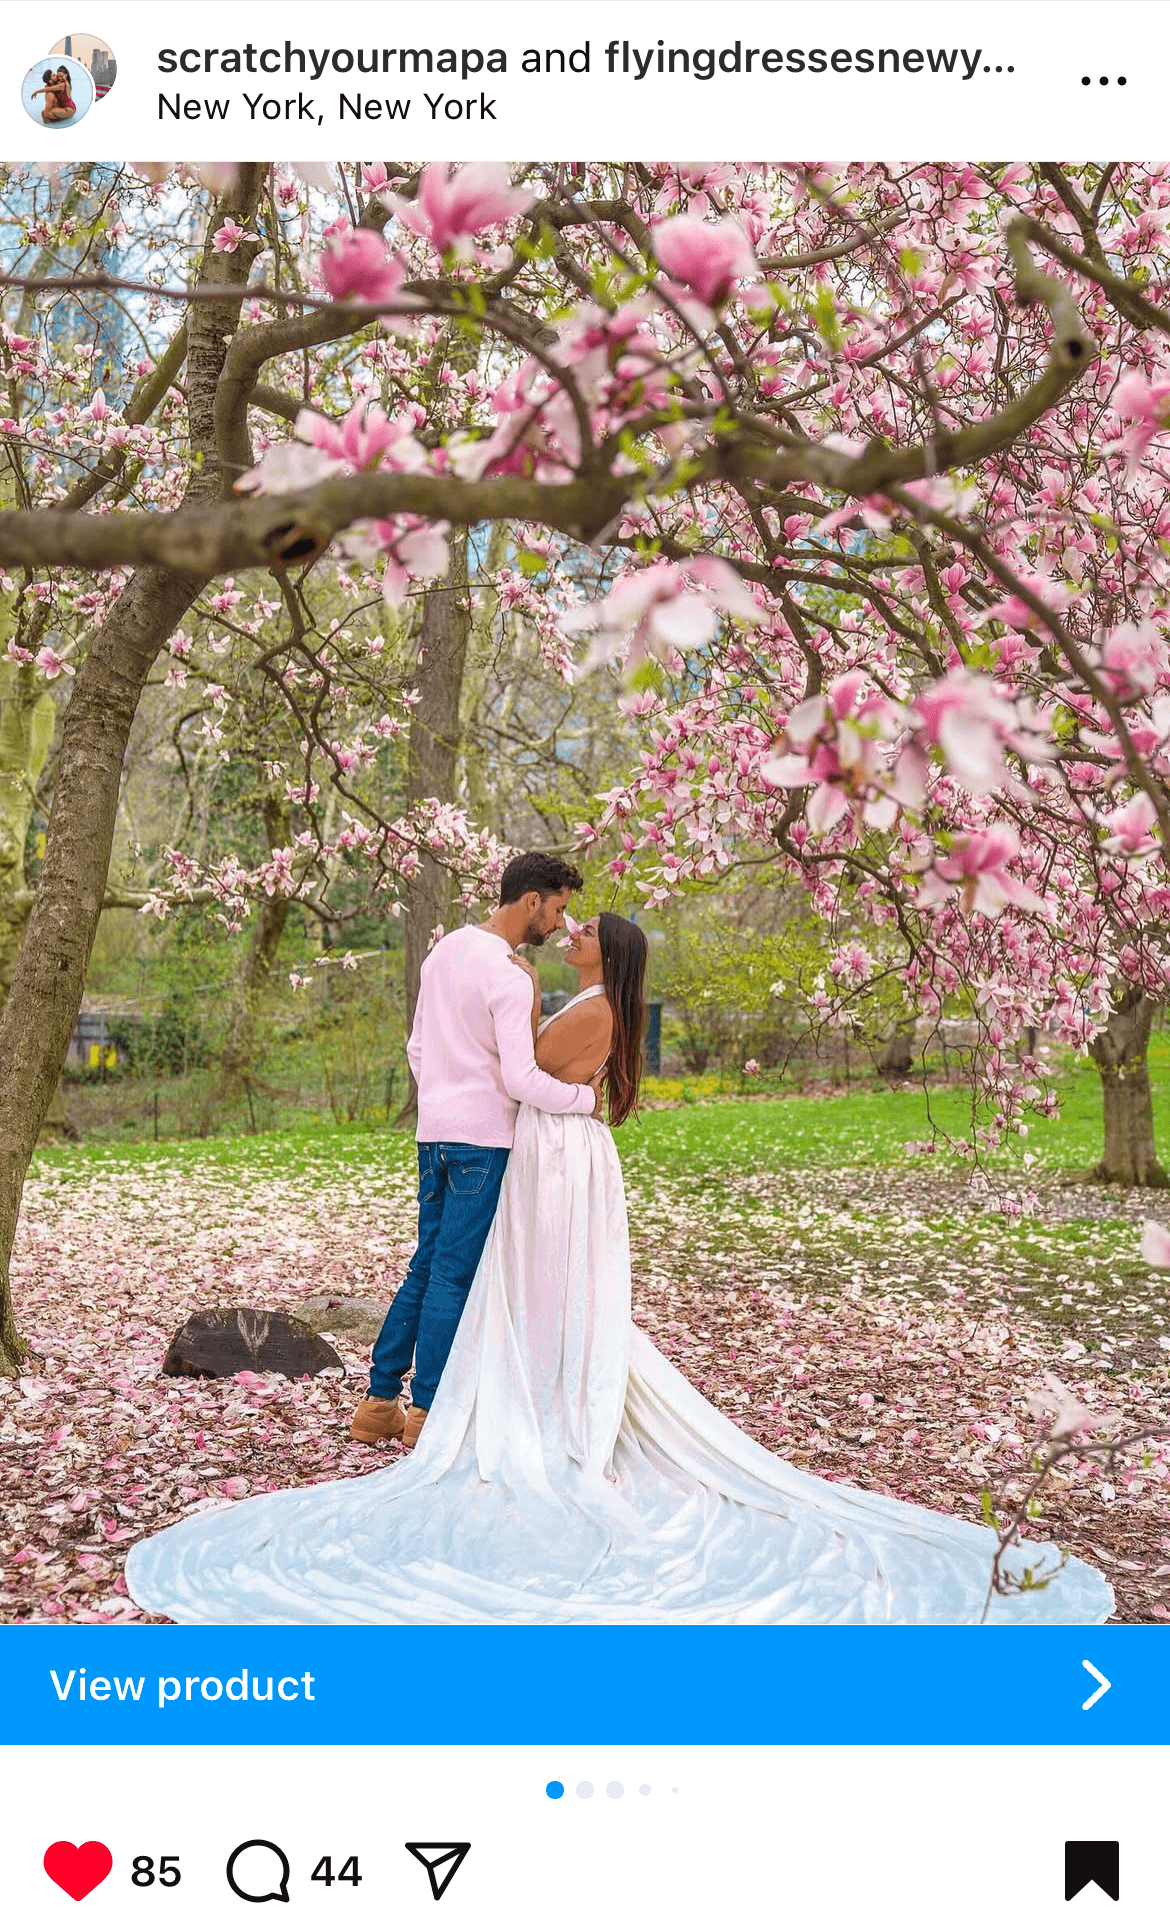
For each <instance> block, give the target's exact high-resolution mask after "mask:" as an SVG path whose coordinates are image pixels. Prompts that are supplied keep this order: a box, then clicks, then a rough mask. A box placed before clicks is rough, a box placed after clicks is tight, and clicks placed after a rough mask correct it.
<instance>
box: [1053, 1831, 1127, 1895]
mask: <svg viewBox="0 0 1170 1931" xmlns="http://www.w3.org/2000/svg"><path fill="white" fill-rule="evenodd" d="M1086 1884H1096V1885H1097V1886H1098V1888H1099V1889H1100V1890H1102V1891H1104V1893H1105V1895H1106V1897H1111V1898H1112V1899H1113V1902H1114V1903H1115V1904H1116V1903H1117V1900H1118V1898H1119V1897H1120V1896H1121V1845H1120V1844H1110V1843H1104V1842H1100V1843H1098V1842H1095V1841H1092V1840H1089V1839H1084V1840H1082V1839H1080V1838H1077V1839H1070V1840H1069V1841H1068V1842H1066V1844H1065V1847H1064V1896H1065V1902H1066V1903H1067V1902H1068V1900H1069V1898H1070V1897H1076V1895H1077V1892H1078V1891H1083V1890H1084V1888H1085V1886H1086Z"/></svg>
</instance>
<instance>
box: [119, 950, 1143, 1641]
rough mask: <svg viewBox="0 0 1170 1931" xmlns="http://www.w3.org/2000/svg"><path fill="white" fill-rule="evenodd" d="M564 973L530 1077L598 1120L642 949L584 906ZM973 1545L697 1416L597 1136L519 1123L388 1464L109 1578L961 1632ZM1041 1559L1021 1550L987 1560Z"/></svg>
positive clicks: (241, 1599)
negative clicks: (668, 1351) (562, 1082)
mask: <svg viewBox="0 0 1170 1931" xmlns="http://www.w3.org/2000/svg"><path fill="white" fill-rule="evenodd" d="M565 957H566V959H567V961H568V962H569V964H571V965H573V966H575V967H576V969H577V972H578V974H579V976H580V979H581V990H580V992H579V993H578V994H577V996H576V997H575V998H574V999H572V1000H570V1002H569V1003H568V1005H566V1006H565V1007H563V1008H562V1010H561V1012H560V1013H558V1014H555V1015H554V1016H553V1017H552V1018H551V1019H548V1020H546V1021H545V1022H544V1024H543V1026H541V1027H540V1029H539V1038H538V1042H537V1059H538V1061H539V1063H540V1064H541V1065H542V1066H543V1067H544V1069H545V1070H546V1071H547V1072H551V1073H553V1074H555V1075H556V1076H557V1077H560V1078H564V1079H569V1080H577V1081H579V1080H588V1079H589V1078H590V1077H591V1076H592V1074H593V1073H595V1072H596V1070H597V1067H598V1066H599V1065H600V1064H601V1063H602V1062H604V1064H605V1073H606V1092H607V1098H608V1102H609V1111H610V1118H611V1120H612V1121H613V1122H614V1123H615V1124H620V1122H621V1121H622V1120H624V1119H625V1118H627V1117H628V1115H629V1114H630V1112H631V1111H632V1110H633V1108H634V1105H635V1103H636V1099H637V1081H638V1074H639V1070H640V1063H641V1035H642V1022H643V1013H644V1001H643V981H644V974H645V964H646V940H645V935H644V934H643V933H642V932H641V931H640V930H639V928H638V927H637V926H636V925H634V924H632V923H631V922H630V921H628V920H626V919H621V918H618V917H617V916H616V915H615V914H613V913H608V912H603V913H601V914H600V916H599V917H594V918H593V919H591V920H589V922H588V923H587V924H586V925H585V926H583V927H581V928H578V929H577V930H576V931H575V933H574V936H573V939H572V943H571V945H570V947H569V950H568V951H567V952H566V954H565ZM519 963H520V962H519V961H517V964H518V965H519ZM525 970H530V968H525ZM533 977H534V978H535V974H533ZM538 1012H539V993H538V991H537V993H535V994H534V1026H535V1024H536V1015H537V1014H538ZM994 1548H995V1537H994V1536H993V1535H992V1534H991V1532H990V1531H989V1530H988V1529H986V1528H984V1527H981V1526H977V1525H975V1524H972V1523H967V1522H961V1521H958V1520H956V1519H955V1518H953V1517H948V1516H944V1515H938V1514H935V1513H933V1512H931V1511H929V1510H926V1509H922V1508H918V1507H915V1506H913V1505H912V1504H909V1503H906V1502H899V1501H895V1500H893V1499H891V1498H889V1497H887V1496H884V1495H880V1494H876V1493H873V1492H869V1491H861V1490H858V1489H852V1488H846V1487H843V1486H842V1485H840V1484H837V1483H832V1482H826V1481H822V1480H819V1479H818V1478H816V1477H815V1476H811V1475H806V1474H804V1473H802V1472H801V1471H799V1470H797V1469H794V1468H790V1467H789V1466H788V1465H787V1464H786V1463H784V1462H782V1461H781V1460H780V1459H779V1458H778V1457H777V1456H775V1455H772V1454H769V1453H768V1452H767V1451H766V1450H765V1449H763V1448H761V1447H760V1446H759V1444H758V1443H756V1442H754V1441H753V1440H752V1439H751V1437H750V1436H748V1435H745V1434H743V1433H742V1432H741V1431H740V1429H738V1428H737V1427H736V1426H735V1425H734V1424H733V1423H732V1422H730V1421H728V1420H727V1419H726V1418H725V1417H724V1416H722V1415H721V1414H719V1412H718V1411H717V1410H716V1409H715V1408H713V1407H712V1406H711V1405H710V1404H709V1403H708V1402H706V1401H704V1400H703V1398H702V1397H701V1396H700V1395H699V1394H698V1393H697V1392H696V1390H695V1389H694V1388H692V1387H691V1386H690V1384H689V1383H688V1382H687V1381H686V1380H685V1379H684V1378H683V1376H682V1375H680V1374H679V1373H678V1372H677V1370H676V1369H674V1368H673V1367H671V1365H670V1363H669V1362H668V1361H666V1360H665V1359H664V1357H663V1356H662V1355H661V1354H660V1353H659V1352H658V1350H657V1349H656V1348H654V1347H653V1346H652V1345H651V1343H650V1341H649V1340H648V1339H647V1337H646V1336H645V1335H644V1334H642V1333H641V1332H640V1330H639V1329H637V1328H636V1327H634V1325H633V1324H632V1322H631V1319H630V1251H629V1230H628V1224H627V1219H626V1200H625V1190H624V1187H623V1184H622V1172H621V1164H620V1162H619V1159H618V1155H617V1149H616V1147H615V1145H614V1142H613V1137H612V1134H611V1131H610V1127H609V1126H608V1125H607V1124H606V1123H605V1122H604V1121H602V1120H598V1119H591V1118H590V1117H588V1116H587V1115H585V1114H582V1113H575V1114H553V1113H547V1112H542V1111H539V1110H537V1109H536V1108H535V1107H531V1106H527V1105H525V1106H522V1107H521V1108H520V1112H519V1117H518V1119H517V1122H516V1133H515V1140H514V1144H513V1149H512V1154H511V1158H510V1159H509V1162H508V1166H507V1170H506V1172H505V1175H504V1183H503V1187H502V1189H501V1192H500V1197H499V1205H498V1208H497V1211H496V1218H495V1221H494V1222H493V1225H492V1229H491V1232H490V1234H489V1235H488V1240H487V1245H486V1247H485V1248H484V1251H483V1256H482V1258H481V1260H480V1263H479V1269H478V1272H477V1274H476V1276H475V1280H474V1283H473V1285H472V1288H471V1292H470V1294H469V1296H468V1300H467V1304H466V1307H465V1309H464V1313H463V1317H462V1320H461V1322H460V1325H459V1329H458V1332H457V1334H456V1337H455V1343H454V1346H453V1348H452V1350H451V1354H450V1356H449V1358H448V1361H447V1365H446V1368H445V1370H444V1373H443V1376H442V1379H441V1381H440V1383H439V1388H438V1393H437V1395H436V1397H435V1400H434V1402H433V1404H432V1406H431V1409H430V1412H429V1415H428V1417H427V1425H426V1428H425V1429H424V1430H423V1432H422V1434H421V1436H420V1438H419V1442H418V1446H417V1447H416V1448H415V1449H414V1451H413V1453H412V1454H411V1455H410V1456H409V1457H406V1458H399V1459H397V1460H396V1461H395V1462H394V1464H393V1465H392V1466H391V1467H388V1468H386V1469H384V1470H382V1471H380V1472H379V1473H376V1474H373V1475H368V1476H365V1477H362V1478H360V1479H357V1480H352V1479H351V1480H347V1481H339V1482H328V1483H323V1484H321V1485H320V1486H317V1487H314V1488H308V1489H299V1490H290V1491H287V1492H284V1493H281V1494H275V1495H266V1496H258V1497H255V1498H253V1499H251V1500H249V1501H245V1502H241V1503H238V1504H236V1505H235V1506H234V1507H231V1508H226V1509H224V1510H222V1511H220V1510H217V1511H215V1512H208V1513H204V1514H199V1515H196V1516H191V1517H188V1518H187V1519H186V1520H185V1521H183V1522H180V1523H178V1524H177V1525H176V1526H175V1527H173V1528H171V1529H167V1530H165V1531H164V1532H163V1533H162V1534H160V1535H157V1536H152V1537H151V1538H150V1539H149V1540H148V1541H145V1542H141V1543H139V1544H137V1545H136V1547H135V1548H134V1549H133V1550H132V1551H131V1552H130V1558H129V1561H128V1563H127V1569H126V1575H127V1583H128V1586H129V1589H130V1593H131V1595H132V1596H133V1598H134V1600H135V1601H136V1602H138V1603H139V1604H141V1605H142V1606H143V1607H144V1608H148V1609H151V1610H154V1611H155V1612H158V1613H162V1614H165V1615H167V1616H170V1617H172V1618H173V1619H174V1620H175V1621H176V1622H194V1623H247V1622H252V1623H284V1622H290V1623H479V1622H504V1623H834V1622H836V1623H970V1622H979V1621H980V1620H981V1619H982V1617H983V1614H984V1607H985V1603H986V1601H987V1595H988V1586H989V1581H990V1576H991V1564H992V1557H993V1553H994ZM1058 1561H1059V1557H1058V1554H1057V1551H1056V1550H1055V1549H1052V1548H1048V1549H1047V1550H1044V1549H1041V1548H1038V1547H1036V1546H1029V1547H1028V1548H1027V1550H1026V1551H1017V1552H1016V1553H1015V1554H1014V1556H1013V1557H1012V1559H1011V1561H1010V1562H1009V1565H1008V1567H1009V1570H1013V1571H1014V1573H1016V1574H1019V1573H1021V1572H1022V1570H1023V1568H1024V1566H1025V1562H1027V1564H1029V1565H1030V1566H1031V1567H1033V1569H1035V1568H1036V1567H1037V1566H1038V1565H1040V1566H1044V1567H1050V1568H1055V1567H1056V1565H1057V1563H1058ZM1112 1607H1113V1598H1112V1593H1111V1591H1110V1589H1109V1585H1108V1584H1107V1582H1106V1581H1105V1579H1104V1577H1103V1576H1101V1575H1100V1574H1099V1573H1098V1571H1097V1570H1095V1569H1092V1568H1090V1567H1089V1566H1088V1565H1086V1564H1085V1563H1082V1562H1078V1561H1073V1560H1070V1561H1068V1562H1067V1563H1065V1565H1064V1566H1063V1568H1060V1569H1059V1570H1058V1572H1057V1573H1055V1574H1054V1576H1053V1579H1052V1580H1051V1582H1050V1583H1049V1584H1048V1586H1047V1587H1046V1588H1044V1589H1042V1590H1038V1591H1028V1592H1025V1593H1013V1594H1006V1595H999V1594H997V1595H994V1596H993V1597H992V1601H991V1605H990V1610H989V1612H988V1617H987V1620H988V1621H990V1622H995V1623H1075V1622H1101V1621H1104V1619H1105V1618H1106V1616H1108V1615H1109V1614H1110V1612H1111V1610H1112Z"/></svg>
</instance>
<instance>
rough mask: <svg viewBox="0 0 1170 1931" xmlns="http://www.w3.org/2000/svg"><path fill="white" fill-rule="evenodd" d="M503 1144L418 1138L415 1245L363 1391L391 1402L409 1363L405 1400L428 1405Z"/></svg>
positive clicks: (484, 1227)
mask: <svg viewBox="0 0 1170 1931" xmlns="http://www.w3.org/2000/svg"><path fill="white" fill-rule="evenodd" d="M508 1153H509V1149H508V1148H507V1147H473V1146H465V1145H464V1144H463V1143H462V1142H460V1141H458V1140H420V1141H419V1148H418V1246H417V1248H416V1249H415V1254H414V1259H413V1260H412V1261H411V1263H410V1266H409V1268H408V1269H407V1274H406V1279H405V1280H404V1281H403V1283H402V1286H401V1287H400V1288H399V1290H398V1292H397V1294H396V1295H395V1296H394V1300H393V1303H392V1304H391V1308H390V1312H389V1313H388V1314H387V1316H386V1319H385V1320H384V1321H383V1323H382V1331H381V1333H380V1334H379V1336H378V1339H377V1340H376V1341H375V1343H374V1354H373V1361H372V1365H371V1368H370V1393H371V1394H372V1395H375V1396H377V1397H378V1398H379V1399H380V1400H382V1401H393V1400H394V1399H395V1397H396V1396H397V1395H399V1394H401V1392H402V1381H403V1377H404V1375H407V1374H409V1373H410V1364H411V1362H412V1361H413V1362H414V1381H413V1384H412V1386H411V1396H410V1398H411V1401H412V1402H413V1403H414V1405H415V1407H417V1408H429V1407H430V1405H431V1403H432V1401H433V1400H434V1399H435V1390H436V1388H437V1387H438V1385H439V1377H440V1375H441V1374H442V1372H443V1369H444V1368H445V1367H446V1365H447V1356H448V1355H449V1354H450V1352H451V1343H452V1342H453V1341H454V1339H455V1330H456V1328H457V1327H458V1326H459V1318H460V1316H461V1315H462V1313H463V1307H464V1303H465V1302H466V1300H467V1296H468V1292H469V1290H470V1288H471V1283H472V1281H473V1280H474V1279H475V1270H476V1268H477V1267H478V1266H479V1257H480V1255H481V1254H482V1253H483V1250H484V1246H485V1244H486V1242H487V1237H488V1229H489V1228H490V1227H491V1224H492V1221H493V1220H494V1219H495V1213H496V1202H497V1201H498V1200H499V1197H500V1187H501V1184H502V1182H503V1178H504V1168H505V1167H506V1166H507V1164H508Z"/></svg>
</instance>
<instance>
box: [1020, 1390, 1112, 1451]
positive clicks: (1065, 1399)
mask: <svg viewBox="0 0 1170 1931" xmlns="http://www.w3.org/2000/svg"><path fill="white" fill-rule="evenodd" d="M1027 1405H1028V1408H1029V1411H1030V1412H1031V1413H1032V1414H1033V1415H1036V1416H1040V1417H1043V1418H1045V1419H1046V1420H1047V1419H1048V1417H1051V1419H1050V1420H1048V1433H1049V1436H1050V1437H1052V1438H1058V1437H1060V1436H1065V1435H1086V1434H1095V1433H1096V1432H1097V1430H1098V1429H1099V1428H1100V1427H1101V1426H1102V1425H1103V1424H1104V1423H1105V1422H1106V1421H1108V1419H1109V1417H1108V1416H1106V1415H1095V1414H1093V1412H1092V1410H1091V1409H1089V1408H1086V1406H1085V1404H1084V1402H1083V1401H1082V1400H1081V1399H1080V1397H1079V1396H1078V1395H1074V1394H1072V1393H1071V1392H1070V1390H1069V1389H1068V1388H1066V1387H1065V1386H1064V1383H1063V1382H1061V1381H1058V1380H1057V1378H1056V1376H1055V1375H1054V1374H1046V1375H1045V1376H1044V1385H1043V1387H1042V1388H1038V1389H1036V1390H1035V1391H1034V1392H1033V1393H1032V1394H1030V1395H1029V1396H1028V1398H1027Z"/></svg>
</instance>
